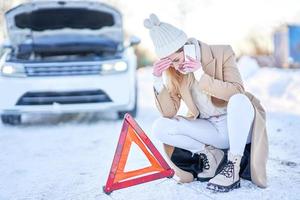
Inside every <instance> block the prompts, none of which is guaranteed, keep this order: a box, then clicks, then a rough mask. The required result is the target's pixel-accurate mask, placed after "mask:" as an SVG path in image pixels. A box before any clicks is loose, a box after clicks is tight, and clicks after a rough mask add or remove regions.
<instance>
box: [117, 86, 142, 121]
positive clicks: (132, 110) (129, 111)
mask: <svg viewBox="0 0 300 200" xmlns="http://www.w3.org/2000/svg"><path fill="white" fill-rule="evenodd" d="M137 96H138V95H137V88H136V91H135V99H134V100H135V102H134V107H133V108H132V109H131V110H126V111H119V112H118V119H123V118H124V115H125V114H126V113H129V114H130V115H131V116H132V117H136V115H137V107H138V105H137V102H138V101H137Z"/></svg>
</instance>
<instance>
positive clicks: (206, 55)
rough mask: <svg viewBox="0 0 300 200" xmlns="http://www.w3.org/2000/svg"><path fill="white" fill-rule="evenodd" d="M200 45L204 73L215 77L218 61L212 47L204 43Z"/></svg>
mask: <svg viewBox="0 0 300 200" xmlns="http://www.w3.org/2000/svg"><path fill="white" fill-rule="evenodd" d="M198 42H199V45H200V53H201V63H202V67H203V71H205V72H206V73H207V74H208V75H210V76H212V77H215V72H216V70H215V67H216V65H215V64H216V63H215V62H216V60H215V59H214V58H213V55H212V52H211V49H210V47H209V46H208V45H207V44H205V43H204V42H201V41H199V40H198Z"/></svg>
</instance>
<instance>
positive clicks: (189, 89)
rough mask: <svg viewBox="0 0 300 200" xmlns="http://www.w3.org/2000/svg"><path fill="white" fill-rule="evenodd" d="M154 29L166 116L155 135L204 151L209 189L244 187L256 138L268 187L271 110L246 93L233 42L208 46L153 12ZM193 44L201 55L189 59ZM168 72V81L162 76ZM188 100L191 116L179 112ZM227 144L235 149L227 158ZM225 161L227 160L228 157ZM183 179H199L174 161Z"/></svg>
mask: <svg viewBox="0 0 300 200" xmlns="http://www.w3.org/2000/svg"><path fill="white" fill-rule="evenodd" d="M144 26H145V27H146V28H148V29H149V31H150V36H151V39H152V41H153V44H154V47H155V51H156V54H157V56H158V57H159V60H158V61H156V62H155V63H154V66H153V77H154V93H155V101H156V106H157V108H158V110H159V111H160V113H161V114H162V117H161V118H159V119H157V120H156V121H155V122H154V124H153V134H154V135H155V136H156V137H157V138H158V139H159V140H160V141H161V142H162V143H163V144H164V145H165V151H166V153H167V155H168V156H169V157H171V156H172V151H173V150H172V148H173V149H174V147H178V148H181V149H185V150H188V151H190V152H192V153H193V154H199V155H200V158H201V161H202V162H203V169H202V170H203V171H202V172H201V173H199V174H198V178H197V179H198V180H200V181H208V184H207V188H208V189H211V190H214V191H220V192H227V191H230V190H232V189H235V188H239V187H240V177H239V172H240V162H241V158H242V156H243V152H244V148H245V146H246V144H249V143H251V159H250V160H251V161H250V167H251V170H250V171H251V180H252V181H253V182H254V183H255V184H256V185H258V186H260V187H266V161H267V155H268V140H267V134H266V127H265V112H264V109H263V108H262V106H261V105H260V103H259V100H257V99H256V98H255V97H254V96H253V95H252V94H250V93H248V92H246V91H245V90H244V87H243V83H242V80H241V76H240V74H239V71H238V69H237V67H236V62H235V54H234V52H233V50H232V48H231V47H230V46H228V45H214V46H213V45H207V44H205V43H203V42H200V41H198V40H196V39H194V38H187V36H186V34H185V33H184V32H183V31H182V30H179V29H178V28H176V27H174V26H172V25H171V24H168V23H164V22H160V21H159V19H158V18H157V16H156V15H154V14H151V15H150V18H149V19H145V21H144ZM185 44H193V45H194V48H195V53H196V58H191V57H188V59H187V60H185V58H184V52H183V46H184V45H185ZM163 74H165V75H166V79H167V81H166V83H164V81H163V79H162V75H163ZM181 100H183V101H184V102H185V104H186V105H187V107H188V110H189V112H188V114H187V116H185V117H183V116H178V115H176V114H177V111H178V109H179V107H180V102H181ZM222 149H229V151H228V156H227V159H226V158H225V156H224V151H223V150H222ZM224 159H226V160H225V163H224V164H222V163H223V160H224ZM169 162H170V163H171V164H172V165H171V166H172V167H173V168H174V169H175V173H176V175H177V176H178V177H179V178H180V179H181V181H182V182H189V181H192V180H194V177H192V176H191V174H189V173H186V172H185V171H183V170H181V169H180V168H178V167H177V166H176V165H174V163H172V161H171V160H169Z"/></svg>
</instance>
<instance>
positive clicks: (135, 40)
mask: <svg viewBox="0 0 300 200" xmlns="http://www.w3.org/2000/svg"><path fill="white" fill-rule="evenodd" d="M140 42H141V40H140V38H138V37H136V36H131V37H130V39H129V46H134V45H138V44H139V43H140Z"/></svg>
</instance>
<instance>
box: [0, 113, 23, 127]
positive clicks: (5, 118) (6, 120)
mask: <svg viewBox="0 0 300 200" xmlns="http://www.w3.org/2000/svg"><path fill="white" fill-rule="evenodd" d="M1 121H2V123H3V124H10V125H19V124H21V123H22V120H21V115H19V114H14V115H7V114H4V115H1Z"/></svg>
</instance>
